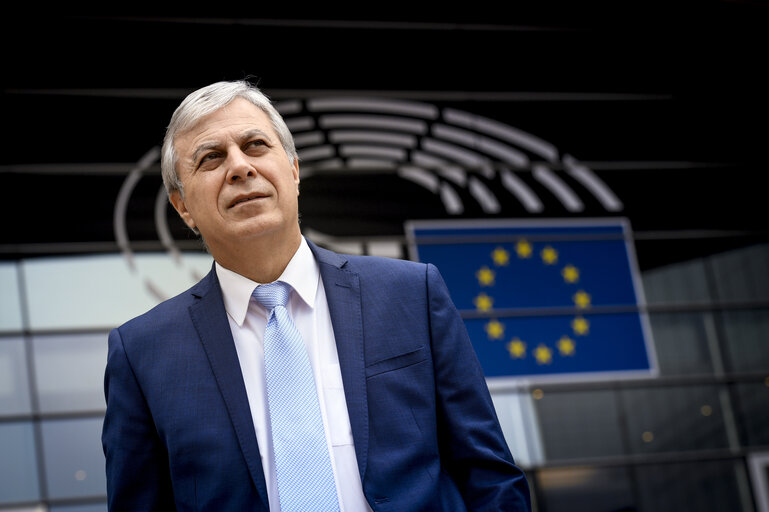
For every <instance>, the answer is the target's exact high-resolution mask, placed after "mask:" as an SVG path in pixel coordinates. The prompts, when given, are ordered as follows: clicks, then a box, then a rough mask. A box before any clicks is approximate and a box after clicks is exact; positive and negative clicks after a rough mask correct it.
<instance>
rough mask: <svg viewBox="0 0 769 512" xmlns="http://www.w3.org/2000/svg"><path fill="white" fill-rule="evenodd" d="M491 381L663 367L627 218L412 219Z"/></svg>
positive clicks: (413, 241)
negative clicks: (656, 357)
mask: <svg viewBox="0 0 769 512" xmlns="http://www.w3.org/2000/svg"><path fill="white" fill-rule="evenodd" d="M406 234H407V236H408V238H409V245H410V250H411V257H412V259H414V260H417V261H422V262H425V263H433V264H434V265H435V266H436V267H438V269H439V270H440V272H441V274H442V275H443V277H444V279H445V280H446V284H447V286H448V288H449V292H450V293H451V296H452V299H453V300H454V303H455V304H456V306H457V308H458V309H459V310H460V313H461V314H462V317H463V318H464V320H465V324H466V326H467V330H468V332H469V334H470V338H471V339H472V342H473V345H474V347H475V350H476V352H477V354H478V357H479V358H480V360H481V365H482V366H483V370H484V372H485V374H486V377H487V378H489V379H490V380H493V379H510V378H512V379H523V378H526V379H529V378H548V379H555V378H567V379H568V378H577V377H580V378H590V379H595V378H598V379H600V378H618V377H622V376H632V375H636V376H643V375H651V374H653V373H654V372H655V366H656V364H655V361H654V354H653V344H652V342H651V339H650V331H649V328H648V319H647V317H646V314H645V312H644V309H643V293H642V290H641V284H640V277H639V273H638V270H637V265H636V260H635V253H634V251H633V245H632V239H631V238H632V237H631V236H630V227H629V223H628V222H627V220H626V219H623V218H619V219H613V218H609V219H579V220H574V219H540V220H536V221H516V220H495V221H481V220H479V221H471V220H460V221H414V222H409V223H407V224H406Z"/></svg>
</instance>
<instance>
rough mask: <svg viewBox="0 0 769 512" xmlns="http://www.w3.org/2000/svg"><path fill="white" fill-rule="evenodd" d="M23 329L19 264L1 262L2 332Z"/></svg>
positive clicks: (0, 327) (0, 307) (0, 318)
mask: <svg viewBox="0 0 769 512" xmlns="http://www.w3.org/2000/svg"><path fill="white" fill-rule="evenodd" d="M23 328H24V325H23V322H22V317H21V302H20V301H19V281H18V270H17V264H16V263H9V262H0V331H21V330H22V329H23Z"/></svg>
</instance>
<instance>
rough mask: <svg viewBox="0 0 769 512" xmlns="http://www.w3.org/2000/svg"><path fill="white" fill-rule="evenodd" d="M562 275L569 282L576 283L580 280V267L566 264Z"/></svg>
mask: <svg viewBox="0 0 769 512" xmlns="http://www.w3.org/2000/svg"><path fill="white" fill-rule="evenodd" d="M561 275H562V276H563V280H564V281H566V282H567V283H576V282H577V281H579V269H578V268H577V267H575V266H574V265H566V266H565V267H563V270H561Z"/></svg>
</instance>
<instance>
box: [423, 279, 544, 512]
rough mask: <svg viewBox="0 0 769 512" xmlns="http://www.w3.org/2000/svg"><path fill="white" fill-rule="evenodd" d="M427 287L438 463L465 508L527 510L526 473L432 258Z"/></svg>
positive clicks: (475, 509) (460, 319)
mask: <svg viewBox="0 0 769 512" xmlns="http://www.w3.org/2000/svg"><path fill="white" fill-rule="evenodd" d="M427 293H428V300H429V308H430V335H431V339H432V344H433V346H432V352H433V361H434V367H435V381H436V382H435V384H436V393H437V400H438V421H439V426H438V428H439V431H438V435H439V446H440V451H441V460H442V464H443V466H444V467H445V468H446V470H447V471H448V472H449V474H450V475H451V477H452V479H453V480H454V482H455V484H456V485H457V487H458V489H459V490H460V492H461V493H462V496H463V498H464V501H465V504H466V506H467V508H468V510H471V511H487V512H492V511H493V512H503V511H505V512H506V511H511V512H512V511H515V512H524V511H526V512H528V511H530V510H531V502H530V495H529V487H528V483H527V480H526V477H525V475H524V473H523V471H522V470H521V469H520V468H519V467H518V466H516V465H515V463H514V460H513V457H512V455H511V453H510V450H509V448H508V446H507V443H506V441H505V438H504V435H503V433H502V429H501V427H500V425H499V421H498V419H497V416H496V412H495V409H494V405H493V403H492V401H491V395H490V393H489V390H488V386H487V384H486V380H485V378H484V375H483V371H482V369H481V365H480V362H479V361H478V358H477V355H476V354H475V351H474V350H473V347H472V343H471V341H470V338H469V336H468V334H467V329H466V327H465V325H464V322H463V320H462V318H461V317H460V315H459V312H458V311H457V309H456V307H455V306H454V303H453V302H452V300H451V298H450V296H449V292H448V289H447V287H446V284H445V282H444V281H443V278H442V277H441V275H440V274H439V272H438V269H437V268H436V267H435V266H433V265H432V264H429V265H427Z"/></svg>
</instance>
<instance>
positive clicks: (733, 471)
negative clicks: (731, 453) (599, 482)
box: [636, 461, 753, 512]
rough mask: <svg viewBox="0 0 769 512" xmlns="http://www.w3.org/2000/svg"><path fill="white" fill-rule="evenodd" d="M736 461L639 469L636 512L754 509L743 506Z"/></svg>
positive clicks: (701, 511)
mask: <svg viewBox="0 0 769 512" xmlns="http://www.w3.org/2000/svg"><path fill="white" fill-rule="evenodd" d="M738 464H741V462H735V461H697V462H691V463H674V464H655V465H651V466H640V467H638V468H637V469H636V478H637V483H638V487H639V491H640V492H639V494H640V500H641V504H642V506H641V507H640V508H639V512H667V511H670V512H681V511H682V510H696V511H698V512H707V511H713V512H721V511H724V510H753V506H752V503H743V502H742V499H741V495H740V486H739V483H738V477H737V471H738V469H737V465H738Z"/></svg>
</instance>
